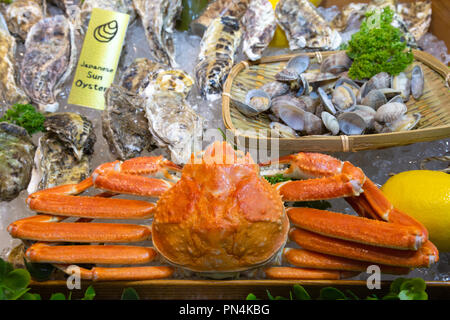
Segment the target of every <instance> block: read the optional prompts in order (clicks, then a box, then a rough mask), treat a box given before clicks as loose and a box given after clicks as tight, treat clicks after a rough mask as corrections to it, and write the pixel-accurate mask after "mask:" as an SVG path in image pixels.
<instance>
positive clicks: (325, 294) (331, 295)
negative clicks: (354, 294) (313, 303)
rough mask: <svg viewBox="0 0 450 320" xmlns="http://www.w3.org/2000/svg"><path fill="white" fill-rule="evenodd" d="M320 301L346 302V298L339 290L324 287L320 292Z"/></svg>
mask: <svg viewBox="0 0 450 320" xmlns="http://www.w3.org/2000/svg"><path fill="white" fill-rule="evenodd" d="M319 299H320V300H347V299H348V298H347V297H346V296H345V294H344V293H343V292H342V291H340V290H339V289H336V288H333V287H325V288H322V289H321V290H320V296H319Z"/></svg>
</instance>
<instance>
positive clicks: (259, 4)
mask: <svg viewBox="0 0 450 320" xmlns="http://www.w3.org/2000/svg"><path fill="white" fill-rule="evenodd" d="M241 23H242V25H243V29H244V32H243V51H244V52H245V54H246V55H247V57H248V58H249V59H250V60H258V59H260V58H261V55H262V53H263V51H264V50H265V49H266V48H267V46H268V45H269V42H270V41H271V40H272V38H273V35H274V34H275V29H276V28H277V23H276V20H275V13H274V11H273V8H272V4H271V3H270V2H269V1H267V0H251V1H250V4H249V6H248V9H247V11H246V13H245V14H244V16H243V17H242V20H241Z"/></svg>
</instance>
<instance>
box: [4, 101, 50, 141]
mask: <svg viewBox="0 0 450 320" xmlns="http://www.w3.org/2000/svg"><path fill="white" fill-rule="evenodd" d="M44 121H45V117H44V115H43V114H42V113H40V112H38V111H36V109H35V108H34V107H33V106H32V105H31V104H18V103H17V104H15V105H13V106H12V107H11V108H9V109H8V110H7V111H6V112H5V114H4V115H3V117H1V118H0V122H9V123H12V124H15V125H18V126H21V127H23V128H25V130H27V132H28V133H29V134H30V135H31V134H33V133H36V132H39V131H43V130H44Z"/></svg>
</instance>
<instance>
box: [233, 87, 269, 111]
mask: <svg viewBox="0 0 450 320" xmlns="http://www.w3.org/2000/svg"><path fill="white" fill-rule="evenodd" d="M233 102H234V104H235V105H236V108H237V109H238V110H239V111H240V112H242V113H243V114H245V115H247V116H250V117H252V116H256V115H258V114H259V113H261V112H264V111H266V110H268V109H269V108H270V105H271V99H270V96H269V94H267V92H265V91H263V90H261V89H253V90H250V91H249V92H248V93H247V95H246V96H245V102H244V103H242V102H240V101H237V100H234V101H233Z"/></svg>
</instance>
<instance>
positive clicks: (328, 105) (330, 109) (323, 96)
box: [317, 87, 337, 114]
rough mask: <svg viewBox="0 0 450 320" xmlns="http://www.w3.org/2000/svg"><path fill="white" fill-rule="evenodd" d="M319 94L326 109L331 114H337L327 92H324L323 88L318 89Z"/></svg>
mask: <svg viewBox="0 0 450 320" xmlns="http://www.w3.org/2000/svg"><path fill="white" fill-rule="evenodd" d="M317 93H318V94H319V98H320V100H321V101H322V104H323V106H324V108H325V109H326V110H327V111H328V112H329V113H331V114H336V112H337V111H336V108H335V107H334V105H333V102H332V101H331V99H330V98H329V97H328V95H327V93H326V92H325V90H323V89H322V88H321V87H319V88H318V89H317Z"/></svg>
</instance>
